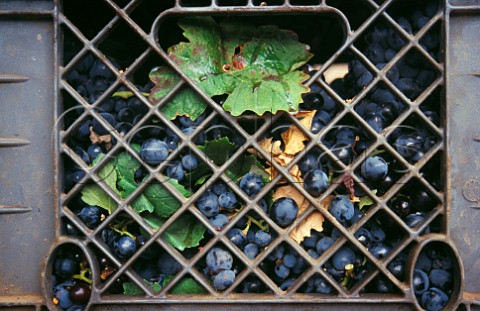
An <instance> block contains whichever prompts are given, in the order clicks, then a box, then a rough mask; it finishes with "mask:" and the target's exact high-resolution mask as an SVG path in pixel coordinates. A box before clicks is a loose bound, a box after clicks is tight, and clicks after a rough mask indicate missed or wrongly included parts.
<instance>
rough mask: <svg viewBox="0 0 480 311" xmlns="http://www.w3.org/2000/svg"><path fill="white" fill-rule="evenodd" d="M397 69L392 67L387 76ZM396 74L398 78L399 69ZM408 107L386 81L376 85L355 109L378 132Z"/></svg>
mask: <svg viewBox="0 0 480 311" xmlns="http://www.w3.org/2000/svg"><path fill="white" fill-rule="evenodd" d="M395 70H396V67H393V68H392V69H390V71H389V73H387V77H388V76H390V75H389V74H390V73H391V72H392V71H395ZM395 75H396V78H397V79H398V71H396V73H395ZM406 108H407V105H406V104H404V103H403V102H402V101H401V100H400V99H398V98H397V96H395V95H394V94H393V92H392V91H390V89H389V88H388V87H387V86H386V85H385V84H384V83H379V84H378V85H377V86H375V88H373V89H372V91H371V92H369V93H368V94H367V97H366V98H365V99H363V100H362V101H361V102H359V103H358V104H357V105H355V111H356V112H357V113H358V114H359V115H360V116H361V117H362V118H363V119H364V120H365V122H367V123H368V125H370V126H371V127H372V128H373V130H374V131H375V132H377V133H380V132H381V131H383V130H384V129H387V128H388V127H389V126H390V125H391V124H392V122H394V121H395V120H396V119H397V117H398V116H399V115H400V114H401V113H402V112H403V111H404V110H405V109H406Z"/></svg>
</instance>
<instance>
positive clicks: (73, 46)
mask: <svg viewBox="0 0 480 311" xmlns="http://www.w3.org/2000/svg"><path fill="white" fill-rule="evenodd" d="M61 30H62V34H63V49H64V51H63V65H66V64H68V62H70V61H71V60H72V58H73V57H75V55H77V53H78V52H80V50H81V49H82V47H83V43H82V42H81V41H80V40H79V39H78V38H77V36H75V35H74V34H73V33H72V32H71V31H70V29H69V28H67V27H65V26H64V27H61Z"/></svg>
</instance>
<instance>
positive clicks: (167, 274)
mask: <svg viewBox="0 0 480 311" xmlns="http://www.w3.org/2000/svg"><path fill="white" fill-rule="evenodd" d="M142 237H143V236H142ZM144 241H145V240H144V239H142V241H141V242H144ZM137 243H138V239H137ZM132 268H133V270H134V271H135V273H136V274H138V276H139V277H140V278H141V279H143V280H144V281H145V282H147V283H148V284H149V285H150V286H151V287H152V289H153V290H154V291H160V290H161V289H162V288H163V287H164V286H165V285H166V283H167V282H168V281H169V280H171V279H172V278H173V277H174V276H175V274H177V273H178V272H179V271H180V270H182V266H181V264H180V263H179V262H178V261H177V260H175V258H174V257H173V256H171V255H170V254H168V253H167V252H166V251H164V250H163V249H162V248H161V247H160V246H159V245H157V244H155V243H154V244H152V245H151V246H149V247H148V248H146V249H145V250H143V252H142V253H141V255H140V257H139V258H138V259H137V260H136V261H135V262H134V263H133V265H132Z"/></svg>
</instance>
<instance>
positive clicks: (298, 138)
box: [282, 110, 316, 156]
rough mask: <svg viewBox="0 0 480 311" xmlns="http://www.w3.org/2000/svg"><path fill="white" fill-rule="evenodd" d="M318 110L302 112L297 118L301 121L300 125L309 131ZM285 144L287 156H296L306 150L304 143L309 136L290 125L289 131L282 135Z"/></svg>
mask: <svg viewBox="0 0 480 311" xmlns="http://www.w3.org/2000/svg"><path fill="white" fill-rule="evenodd" d="M315 112H316V110H312V111H300V112H298V113H297V114H296V115H295V117H296V118H297V119H300V118H301V120H300V123H301V124H302V125H303V126H305V128H307V129H308V130H310V127H311V126H312V121H313V116H314V115H315ZM282 138H283V142H284V144H285V151H284V153H285V154H288V155H291V156H294V155H296V154H297V153H299V152H300V151H302V150H303V149H305V145H304V143H303V142H304V141H307V140H308V138H307V136H306V135H305V134H304V133H303V132H302V131H301V130H300V129H299V128H298V127H297V126H295V125H293V124H292V125H290V127H289V129H288V130H287V131H285V132H283V133H282Z"/></svg>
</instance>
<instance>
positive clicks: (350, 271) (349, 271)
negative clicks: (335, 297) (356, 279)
mask: <svg viewBox="0 0 480 311" xmlns="http://www.w3.org/2000/svg"><path fill="white" fill-rule="evenodd" d="M353 268H354V265H352V264H348V265H346V266H345V278H344V279H343V281H342V287H343V288H347V286H348V283H350V280H351V279H352V278H353Z"/></svg>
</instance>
